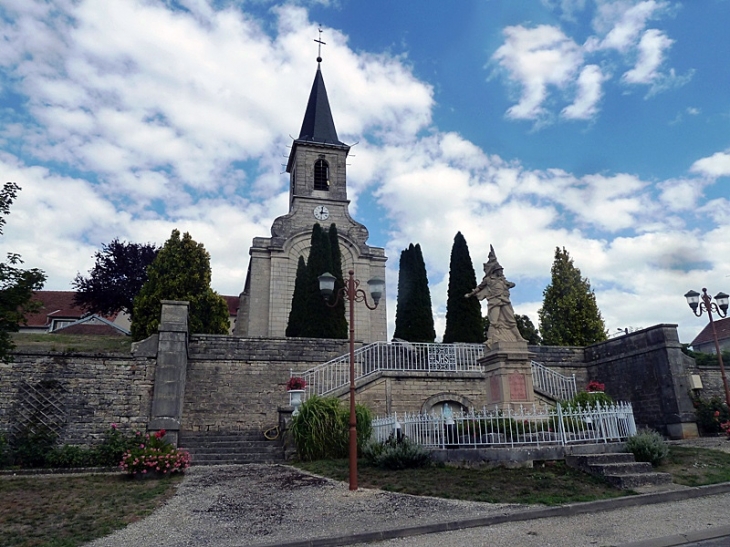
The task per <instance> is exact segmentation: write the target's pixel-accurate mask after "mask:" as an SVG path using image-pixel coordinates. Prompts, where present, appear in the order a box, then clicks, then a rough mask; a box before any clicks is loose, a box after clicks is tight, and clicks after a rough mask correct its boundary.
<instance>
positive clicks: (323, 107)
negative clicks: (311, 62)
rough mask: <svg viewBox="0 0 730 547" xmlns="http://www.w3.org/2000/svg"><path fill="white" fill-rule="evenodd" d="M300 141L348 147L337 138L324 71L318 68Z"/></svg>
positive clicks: (300, 132)
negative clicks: (323, 75)
mask: <svg viewBox="0 0 730 547" xmlns="http://www.w3.org/2000/svg"><path fill="white" fill-rule="evenodd" d="M297 140H298V141H305V142H316V143H321V144H334V145H337V146H347V145H346V144H345V143H343V142H340V140H339V139H338V138H337V130H336V129H335V122H334V120H333V119H332V111H331V110H330V102H329V99H328V98H327V89H326V88H325V86H324V78H322V70H321V69H320V68H319V66H317V73H316V74H315V76H314V83H313V84H312V91H311V92H310V93H309V102H308V103H307V110H306V111H305V113H304V121H303V122H302V129H301V131H299V138H298V139H297Z"/></svg>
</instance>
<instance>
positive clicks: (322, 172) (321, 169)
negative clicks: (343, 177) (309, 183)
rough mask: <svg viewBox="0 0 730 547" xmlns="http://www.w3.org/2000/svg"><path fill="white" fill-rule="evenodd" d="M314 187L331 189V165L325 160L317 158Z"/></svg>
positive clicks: (316, 188)
mask: <svg viewBox="0 0 730 547" xmlns="http://www.w3.org/2000/svg"><path fill="white" fill-rule="evenodd" d="M314 189H315V190H329V189H330V166H329V164H328V163H327V162H326V161H324V160H317V162H316V163H315V164H314Z"/></svg>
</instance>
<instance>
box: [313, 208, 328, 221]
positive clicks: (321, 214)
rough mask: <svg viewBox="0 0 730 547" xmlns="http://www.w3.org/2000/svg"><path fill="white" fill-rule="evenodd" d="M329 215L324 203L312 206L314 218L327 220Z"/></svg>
mask: <svg viewBox="0 0 730 547" xmlns="http://www.w3.org/2000/svg"><path fill="white" fill-rule="evenodd" d="M329 217H330V211H329V209H327V207H325V206H324V205H317V206H316V207H315V208H314V218H316V219H317V220H327V219H328V218H329Z"/></svg>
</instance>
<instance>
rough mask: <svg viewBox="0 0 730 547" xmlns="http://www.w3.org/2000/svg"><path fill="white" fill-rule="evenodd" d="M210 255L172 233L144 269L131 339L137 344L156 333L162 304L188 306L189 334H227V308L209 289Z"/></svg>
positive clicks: (190, 238)
mask: <svg viewBox="0 0 730 547" xmlns="http://www.w3.org/2000/svg"><path fill="white" fill-rule="evenodd" d="M210 279H211V270H210V255H209V254H208V251H206V250H205V247H203V244H202V243H196V242H195V241H193V238H192V237H191V236H190V234H189V233H187V232H186V233H185V234H184V235H183V236H182V239H181V238H180V232H179V231H178V230H173V231H172V235H171V236H170V239H168V240H167V241H166V242H165V245H164V246H163V247H162V249H160V251H159V253H158V254H157V257H156V258H155V259H154V260H153V261H152V264H150V265H149V267H148V268H147V281H146V282H145V284H144V285H142V289H140V291H139V294H138V295H137V296H136V297H135V299H134V314H133V316H132V336H133V337H134V339H135V340H141V339H142V338H146V337H148V336H150V335H151V334H153V333H155V332H157V327H158V325H159V323H160V312H161V310H162V304H161V301H162V300H186V301H188V302H190V315H189V316H188V326H189V328H190V332H191V333H208V334H227V333H228V326H229V323H228V305H227V304H226V301H225V300H224V299H223V297H221V296H220V295H219V294H218V293H216V292H215V291H214V290H213V289H212V288H211V287H210Z"/></svg>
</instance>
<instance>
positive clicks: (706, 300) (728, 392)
mask: <svg viewBox="0 0 730 547" xmlns="http://www.w3.org/2000/svg"><path fill="white" fill-rule="evenodd" d="M684 297H685V298H686V299H687V304H689V307H690V308H692V312H693V313H694V314H695V315H696V316H697V317H700V316H701V315H702V312H703V311H706V312H707V315H708V317H709V318H710V326H711V327H712V337H713V338H714V339H715V351H717V361H718V362H719V363H720V374H721V375H722V385H723V387H724V388H725V403H726V404H727V405H728V407H730V389H728V386H727V378H726V376H725V365H724V364H723V362H722V352H721V351H720V342H719V341H718V340H717V330H716V329H715V320H714V319H713V318H712V312H713V311H714V312H715V313H717V315H719V316H720V317H726V316H727V308H728V298H730V296H728V295H727V294H725V293H724V292H719V293H717V294H716V295H715V301H714V302H713V301H712V297H711V296H710V295H709V294H707V289H702V294H701V295H700V293H698V292H697V291H689V292H688V293H687V294H685V295H684ZM700 299H701V300H702V302H700Z"/></svg>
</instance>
